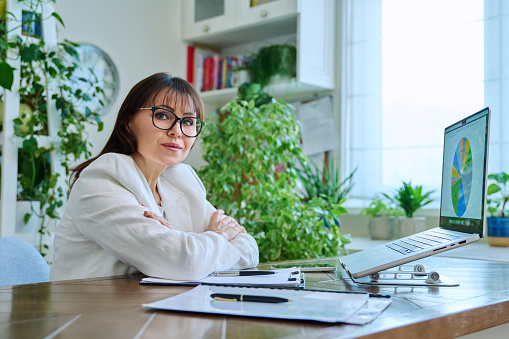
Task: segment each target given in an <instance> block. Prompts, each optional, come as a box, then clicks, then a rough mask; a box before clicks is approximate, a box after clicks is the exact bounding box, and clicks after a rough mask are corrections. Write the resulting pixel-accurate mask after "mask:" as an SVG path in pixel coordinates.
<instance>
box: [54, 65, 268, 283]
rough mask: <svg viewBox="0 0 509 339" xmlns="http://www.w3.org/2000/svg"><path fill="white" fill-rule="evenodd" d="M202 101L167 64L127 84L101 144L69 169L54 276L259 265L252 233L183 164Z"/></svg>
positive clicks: (185, 274) (179, 273)
mask: <svg viewBox="0 0 509 339" xmlns="http://www.w3.org/2000/svg"><path fill="white" fill-rule="evenodd" d="M203 111H204V108H203V103H202V101H201V98H200V97H199V95H198V93H197V92H196V91H195V90H194V88H193V87H192V86H191V85H190V84H189V83H188V82H187V81H185V80H182V79H180V78H177V77H172V76H170V75H168V74H166V73H157V74H154V75H152V76H150V77H148V78H146V79H144V80H142V81H140V82H139V83H138V84H136V85H135V86H134V87H133V89H131V91H130V92H129V94H128V95H127V97H126V99H125V100H124V102H123V103H122V106H121V107H120V111H119V114H118V117H117V121H116V123H115V127H114V129H113V132H112V134H111V136H110V138H109V140H108V142H107V143H106V146H105V147H104V149H103V150H102V151H101V153H100V154H99V155H98V156H97V157H95V158H92V159H90V160H88V161H86V162H84V163H82V164H81V165H79V166H78V167H76V168H75V169H73V174H74V177H73V179H74V180H73V182H72V184H71V188H70V196H69V201H68V203H67V207H66V211H65V213H64V215H63V217H62V220H61V221H60V224H59V226H58V229H57V231H56V236H55V242H54V250H55V252H54V259H53V265H52V268H51V273H50V280H64V279H78V278H90V277H100V276H112V275H124V274H131V273H135V272H142V273H144V274H146V275H148V276H153V277H161V278H168V279H176V280H196V279H201V278H204V277H206V276H207V275H208V274H210V273H211V272H214V271H223V270H227V269H242V268H248V267H254V266H256V265H258V246H257V245H256V242H255V240H254V239H253V237H251V236H250V235H248V234H247V233H246V231H245V229H244V227H242V226H240V225H239V224H238V223H237V222H236V221H235V220H234V219H232V218H231V217H228V216H225V215H224V212H223V211H221V210H216V209H215V208H214V207H213V206H212V205H211V204H210V203H209V202H208V201H207V200H206V197H205V189H204V187H203V184H202V183H201V181H200V179H199V178H198V177H197V176H196V173H195V172H194V171H193V169H192V168H191V167H190V166H189V165H185V164H182V161H184V159H185V158H186V157H187V155H188V154H189V151H190V150H191V148H192V147H193V144H194V143H195V141H196V137H197V136H198V134H199V133H200V131H201V128H202V125H203V124H204V123H203V122H202V120H201V119H203Z"/></svg>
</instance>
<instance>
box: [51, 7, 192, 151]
mask: <svg viewBox="0 0 509 339" xmlns="http://www.w3.org/2000/svg"><path fill="white" fill-rule="evenodd" d="M55 10H56V12H57V13H58V14H60V16H61V17H62V19H63V21H64V23H65V27H60V29H59V32H58V39H59V40H60V41H61V40H63V39H69V40H71V41H74V42H78V43H91V44H94V45H96V46H98V47H99V48H101V49H102V50H104V51H105V52H106V53H107V54H108V55H109V56H110V57H111V58H112V59H113V61H114V63H115V64H116V66H117V68H118V71H119V77H120V94H119V96H118V98H117V101H116V103H115V105H114V106H113V108H112V111H111V112H109V113H108V114H107V115H104V116H103V121H104V130H103V132H101V133H98V132H97V131H96V130H92V129H90V130H89V132H90V138H89V140H90V141H91V142H92V144H93V145H94V148H93V150H92V154H93V155H95V154H97V153H99V152H100V150H101V149H102V148H103V146H104V144H105V142H106V141H107V139H108V137H109V135H110V133H111V130H112V129H113V125H114V123H115V118H116V114H117V112H118V109H119V107H120V105H121V103H122V101H123V100H124V98H125V96H126V95H127V93H128V92H129V90H130V89H131V88H132V87H133V86H134V85H135V84H136V83H137V82H138V81H140V80H141V79H143V78H145V77H147V76H149V75H151V74H153V73H156V72H161V71H162V72H169V73H171V74H173V75H177V76H182V77H185V70H186V67H185V65H186V45H185V44H184V43H182V42H181V40H180V0H143V1H140V0H86V1H84V0H57V3H56V5H55Z"/></svg>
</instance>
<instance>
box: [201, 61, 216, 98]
mask: <svg viewBox="0 0 509 339" xmlns="http://www.w3.org/2000/svg"><path fill="white" fill-rule="evenodd" d="M213 74H214V58H212V57H205V58H204V59H203V88H202V92H205V91H210V90H212V78H213Z"/></svg>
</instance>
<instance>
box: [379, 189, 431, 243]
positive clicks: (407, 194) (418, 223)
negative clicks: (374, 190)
mask: <svg viewBox="0 0 509 339" xmlns="http://www.w3.org/2000/svg"><path fill="white" fill-rule="evenodd" d="M433 192H435V191H429V192H426V193H424V194H423V192H422V186H415V187H412V183H411V182H408V183H406V182H403V187H401V188H400V189H398V190H397V191H396V193H395V195H394V196H393V197H391V196H389V195H387V194H385V193H383V195H384V196H385V197H386V198H387V199H389V200H390V201H391V202H392V203H394V204H395V205H397V206H399V207H400V208H401V209H402V210H403V211H404V212H405V215H406V218H405V219H403V220H402V221H401V224H400V228H399V235H398V237H399V238H403V237H406V236H408V235H412V234H415V233H418V232H422V231H425V230H426V218H424V217H414V213H415V212H416V211H417V210H419V209H420V208H422V207H424V206H426V205H428V204H429V203H431V202H432V201H433V199H431V198H430V196H431V194H433Z"/></svg>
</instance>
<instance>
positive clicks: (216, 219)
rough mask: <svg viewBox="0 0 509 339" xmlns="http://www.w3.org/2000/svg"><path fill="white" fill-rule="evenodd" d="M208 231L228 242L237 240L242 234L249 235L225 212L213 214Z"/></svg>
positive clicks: (218, 211) (219, 211)
mask: <svg viewBox="0 0 509 339" xmlns="http://www.w3.org/2000/svg"><path fill="white" fill-rule="evenodd" d="M207 231H212V232H216V233H218V234H220V235H222V236H223V237H224V238H225V239H226V240H228V241H230V240H233V239H235V237H236V236H237V235H239V234H240V233H247V232H246V229H245V228H244V227H243V226H240V225H239V223H238V222H237V221H235V219H233V218H232V217H229V216H227V215H225V214H224V211H223V210H217V211H215V212H214V214H212V216H211V217H210V225H209V228H208V229H207Z"/></svg>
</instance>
